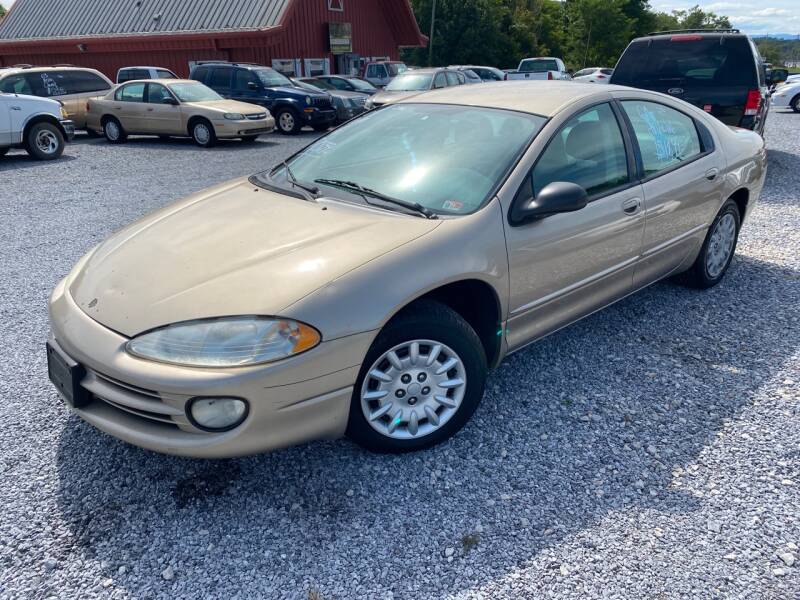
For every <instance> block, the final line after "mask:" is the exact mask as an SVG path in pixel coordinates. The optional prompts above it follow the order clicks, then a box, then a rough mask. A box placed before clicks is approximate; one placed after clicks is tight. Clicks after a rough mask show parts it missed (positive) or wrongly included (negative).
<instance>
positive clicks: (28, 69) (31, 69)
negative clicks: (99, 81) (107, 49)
mask: <svg viewBox="0 0 800 600" xmlns="http://www.w3.org/2000/svg"><path fill="white" fill-rule="evenodd" d="M0 71H2V72H3V75H8V74H9V73H39V72H40V71H91V72H92V73H100V71H98V70H97V69H92V68H91V67H77V66H75V67H69V66H66V65H60V66H58V67H8V68H6V69H0Z"/></svg>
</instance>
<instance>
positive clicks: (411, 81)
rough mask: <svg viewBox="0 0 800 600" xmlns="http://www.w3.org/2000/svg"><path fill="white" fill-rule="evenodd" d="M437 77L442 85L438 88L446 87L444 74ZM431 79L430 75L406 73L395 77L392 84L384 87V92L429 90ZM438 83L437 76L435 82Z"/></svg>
mask: <svg viewBox="0 0 800 600" xmlns="http://www.w3.org/2000/svg"><path fill="white" fill-rule="evenodd" d="M439 76H441V79H442V85H441V86H440V87H444V86H445V85H447V80H446V79H445V77H444V73H439ZM432 79H433V75H431V74H430V73H427V74H425V73H417V74H414V73H408V74H407V75H400V76H399V77H395V78H394V79H393V80H392V82H391V83H390V84H389V85H387V86H386V90H387V91H390V92H422V91H424V90H428V89H430V87H431V80H432ZM438 81H439V78H438V76H437V82H438Z"/></svg>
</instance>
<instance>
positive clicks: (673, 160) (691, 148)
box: [622, 100, 702, 176]
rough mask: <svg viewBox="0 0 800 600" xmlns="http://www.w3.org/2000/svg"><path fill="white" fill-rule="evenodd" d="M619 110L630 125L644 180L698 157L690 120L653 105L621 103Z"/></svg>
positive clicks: (697, 138)
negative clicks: (625, 116)
mask: <svg viewBox="0 0 800 600" xmlns="http://www.w3.org/2000/svg"><path fill="white" fill-rule="evenodd" d="M622 108H623V110H624V111H625V113H626V114H627V115H628V118H629V119H630V121H631V125H633V131H634V134H635V135H636V141H637V142H638V143H639V150H640V152H641V154H642V163H643V165H644V173H645V176H650V175H655V174H656V173H659V172H660V171H665V170H667V169H671V168H673V167H675V166H677V165H679V164H681V163H682V162H686V161H687V160H691V159H692V158H694V157H696V156H699V155H700V154H701V153H702V150H701V146H700V137H699V136H698V134H697V127H695V124H694V120H693V119H692V118H691V117H689V116H687V115H685V114H683V113H682V112H680V111H677V110H675V109H673V108H669V107H668V106H664V105H663V104H657V103H655V102H642V101H639V100H625V101H623V102H622Z"/></svg>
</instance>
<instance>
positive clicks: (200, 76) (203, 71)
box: [192, 67, 210, 83]
mask: <svg viewBox="0 0 800 600" xmlns="http://www.w3.org/2000/svg"><path fill="white" fill-rule="evenodd" d="M209 71H210V69H209V68H208V67H197V68H196V69H195V70H194V71H193V72H192V79H196V80H197V81H202V82H203V83H205V81H206V77H208V72H209Z"/></svg>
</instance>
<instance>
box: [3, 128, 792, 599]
mask: <svg viewBox="0 0 800 600" xmlns="http://www.w3.org/2000/svg"><path fill="white" fill-rule="evenodd" d="M767 137H768V142H769V146H770V173H769V177H768V184H767V188H766V190H765V193H764V196H763V198H762V201H761V205H760V207H759V209H758V211H757V213H756V214H755V215H754V217H753V218H752V220H751V221H750V222H749V223H746V226H745V229H744V232H743V237H742V240H741V245H740V249H739V254H738V257H737V259H736V261H735V263H734V265H733V267H732V270H731V272H730V273H729V275H728V278H727V279H726V280H725V282H724V283H723V284H722V285H720V286H719V287H717V288H715V289H714V290H711V291H710V292H705V293H700V292H696V291H691V290H687V289H685V288H682V287H677V286H675V285H672V284H668V283H665V284H659V285H657V286H654V287H652V288H650V289H649V290H646V291H644V292H642V293H640V294H638V295H636V296H634V297H631V298H628V299H627V300H625V301H623V302H621V303H618V304H617V305H615V306H614V307H612V308H610V309H608V310H606V311H604V312H602V313H600V314H597V315H595V316H593V317H591V318H589V319H586V320H584V321H583V322H581V323H579V324H577V325H574V326H572V327H570V328H568V329H567V330H564V331H562V332H560V333H558V334H556V335H553V336H551V337H550V338H548V339H546V340H544V341H543V342H541V343H539V344H536V345H534V346H532V347H531V348H530V349H528V350H526V351H523V352H521V353H519V354H517V355H515V356H513V357H511V358H509V359H508V360H507V361H506V362H505V363H504V365H503V366H502V367H501V368H500V369H499V370H498V371H497V372H496V373H495V374H494V375H493V376H492V377H491V379H490V381H489V389H488V393H487V395H486V398H485V399H484V402H483V404H482V406H481V408H480V409H479V410H478V413H477V414H476V416H475V418H474V419H473V420H472V422H471V423H470V424H469V425H468V426H467V428H466V429H465V430H464V431H463V432H462V433H461V434H460V435H459V436H457V438H456V439H454V440H452V441H451V442H450V443H448V444H446V445H443V446H440V447H438V448H436V449H433V450H431V451H427V452H423V453H420V454H416V455H410V456H401V457H387V456H374V455H370V454H367V453H365V452H364V451H362V450H360V449H359V448H358V447H356V446H354V445H353V444H351V443H350V442H348V441H338V442H330V443H315V444H310V445H307V446H303V447H299V448H293V449H290V450H285V451H281V452H275V453H272V454H269V455H264V456H259V457H255V458H248V459H243V460H234V461H224V462H202V461H193V460H187V459H178V458H171V457H165V456H159V455H156V454H152V453H149V452H146V451H143V450H139V449H137V448H134V447H131V446H128V445H125V444H123V443H121V442H118V441H116V440H114V439H112V438H110V437H107V436H105V435H103V434H101V433H99V432H98V431H96V430H94V429H92V428H91V427H90V426H88V425H85V424H83V423H82V422H81V421H80V420H78V419H77V418H75V417H72V416H70V415H69V414H68V412H67V411H66V409H65V408H64V407H63V406H62V404H61V402H60V400H59V398H58V396H57V394H56V392H55V391H54V390H53V388H52V387H51V385H50V384H49V382H48V381H47V377H46V366H45V355H44V340H45V337H46V334H47V329H48V326H47V319H46V300H47V297H48V294H49V292H50V290H51V289H52V287H53V286H54V285H55V283H56V282H57V280H58V279H59V278H61V277H62V276H63V275H64V274H66V273H67V271H68V270H69V268H70V267H71V266H72V264H73V263H74V262H75V261H76V260H77V259H78V258H79V257H80V256H81V255H82V254H83V253H84V252H85V251H87V250H88V249H89V248H90V247H92V246H93V245H94V244H96V243H97V242H98V241H100V240H101V239H103V238H105V237H106V236H107V235H108V234H109V233H111V232H112V231H113V230H115V229H117V228H119V227H121V226H122V225H124V224H126V223H128V222H130V221H131V220H133V219H135V218H138V217H139V216H141V215H144V214H146V213H148V212H150V211H152V210H153V209H155V208H158V207H160V206H162V205H164V204H165V203H167V202H170V201H171V200H173V199H176V198H178V197H181V196H183V195H186V194H188V193H189V192H192V191H195V190H199V189H202V188H204V187H207V186H209V185H211V184H213V183H215V182H218V181H223V180H226V179H229V178H232V177H235V176H239V175H244V174H247V173H250V172H253V171H255V170H258V169H259V168H265V167H267V166H270V165H272V164H275V163H276V162H277V161H279V160H280V159H282V158H284V157H286V156H288V155H289V154H291V153H292V152H293V151H294V150H295V149H297V148H299V147H300V146H301V145H303V144H304V143H306V142H308V141H309V140H310V139H312V138H313V134H306V135H304V136H302V137H300V138H297V139H286V138H281V137H277V136H268V137H265V138H262V140H261V141H260V142H259V143H258V144H257V145H256V146H253V147H245V146H242V145H239V144H237V143H235V142H233V143H229V144H225V145H222V146H220V147H219V148H216V149H214V150H210V151H202V150H199V149H195V147H194V146H192V145H191V144H190V143H189V142H182V141H173V142H167V143H164V142H157V141H152V140H145V139H139V140H132V141H131V142H130V143H128V144H126V145H123V146H118V147H111V146H108V145H106V144H105V143H104V142H103V141H101V140H91V141H90V140H80V141H79V143H77V144H74V145H72V146H70V147H69V148H68V150H67V153H66V155H65V158H63V159H62V160H61V161H59V162H57V163H54V164H42V163H35V162H32V161H30V160H28V158H27V157H26V155H24V154H21V153H18V152H14V153H12V154H11V155H9V157H8V158H6V159H4V160H2V161H0V219H2V223H3V227H2V228H0V257H2V260H0V311H2V312H1V314H2V319H0V398H1V399H2V402H1V403H0V597H3V598H50V597H53V598H69V599H74V598H161V597H163V598H200V597H204V596H205V597H219V598H255V597H260V598H270V599H281V598H292V599H314V600H320V599H324V600H329V599H334V598H335V599H339V600H343V599H349V598H369V599H381V598H396V599H399V598H436V599H439V598H487V599H489V598H491V599H495V598H521V597H537V598H550V597H558V598H586V597H593V598H594V597H602V598H687V597H691V598H762V599H778V598H798V597H800V551H798V547H797V545H800V353H799V352H798V341H800V323H799V322H798V316H799V315H800V285H799V282H800V185H798V173H800V115H796V114H791V113H773V114H772V115H771V117H770V123H769V127H768V132H767ZM794 561H797V562H794ZM793 562H794V566H791V565H792V563H793Z"/></svg>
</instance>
